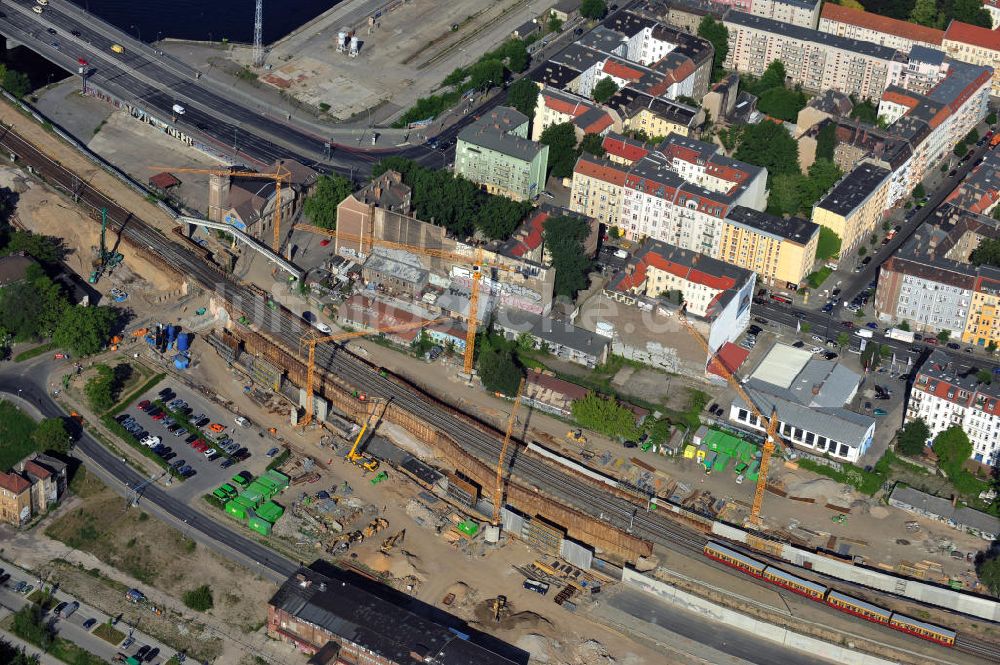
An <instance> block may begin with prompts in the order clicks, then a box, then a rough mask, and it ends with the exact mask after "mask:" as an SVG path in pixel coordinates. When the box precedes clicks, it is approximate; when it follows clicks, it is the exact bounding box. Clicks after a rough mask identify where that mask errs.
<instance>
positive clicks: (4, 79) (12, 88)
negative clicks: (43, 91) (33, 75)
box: [0, 67, 31, 97]
mask: <svg viewBox="0 0 1000 665" xmlns="http://www.w3.org/2000/svg"><path fill="white" fill-rule="evenodd" d="M0 85H2V86H3V89H4V90H6V91H7V92H9V93H10V94H12V95H14V96H15V97H24V96H25V95H26V94H28V93H29V92H31V79H29V78H28V75H27V74H25V73H24V72H18V71H15V70H13V69H7V68H6V67H4V69H3V72H2V76H0Z"/></svg>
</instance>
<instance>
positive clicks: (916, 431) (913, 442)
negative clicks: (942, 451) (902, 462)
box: [896, 418, 931, 456]
mask: <svg viewBox="0 0 1000 665" xmlns="http://www.w3.org/2000/svg"><path fill="white" fill-rule="evenodd" d="M930 438H931V428H930V427H928V426H927V423H926V422H924V419H923V418H917V419H916V420H911V421H910V422H908V423H906V424H905V425H903V428H902V429H901V430H899V434H898V435H897V436H896V445H897V446H899V452H901V453H903V454H904V455H910V456H916V455H919V454H921V453H922V452H923V451H924V446H925V445H927V441H928V440H929V439H930Z"/></svg>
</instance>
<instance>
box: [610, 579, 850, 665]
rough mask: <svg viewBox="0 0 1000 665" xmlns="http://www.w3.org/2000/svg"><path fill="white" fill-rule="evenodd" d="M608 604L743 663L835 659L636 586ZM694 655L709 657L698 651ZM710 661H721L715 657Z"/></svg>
mask: <svg viewBox="0 0 1000 665" xmlns="http://www.w3.org/2000/svg"><path fill="white" fill-rule="evenodd" d="M608 604H609V605H611V606H612V607H614V608H617V609H619V610H621V611H623V612H625V613H626V614H629V615H631V616H633V617H635V618H636V619H637V620H639V621H644V622H647V623H651V624H654V625H655V626H659V627H660V628H663V629H665V630H667V631H670V633H673V634H675V635H679V636H683V638H686V639H688V640H693V641H695V642H697V643H698V645H700V646H703V647H709V648H711V649H714V650H715V651H718V652H721V653H722V654H727V655H729V656H731V657H733V659H734V660H736V659H741V660H742V661H743V662H746V663H756V664H757V665H816V664H817V663H830V662H833V661H827V660H822V659H820V658H819V655H818V654H807V653H804V652H802V651H796V650H794V649H788V648H785V647H783V646H781V645H780V644H776V643H774V642H770V641H768V640H765V639H761V638H759V637H755V636H754V635H753V634H752V633H748V632H745V631H742V630H738V629H736V628H731V627H729V626H727V625H725V624H723V623H720V622H717V621H713V620H711V619H709V618H708V617H706V616H704V615H700V614H695V613H693V612H687V611H684V610H682V609H679V608H677V607H674V606H672V605H670V604H668V603H665V602H663V601H661V600H659V599H657V598H655V597H654V596H652V595H650V594H648V593H644V592H642V591H637V590H635V589H622V590H620V591H618V592H617V593H615V594H614V595H613V596H612V597H611V599H610V600H609V601H608ZM671 641H674V640H671ZM694 655H696V656H701V657H710V656H708V655H707V654H704V653H699V652H697V651H696V652H694ZM710 662H719V661H715V660H714V659H713V660H711V661H710ZM723 662H727V661H723ZM736 662H739V661H736Z"/></svg>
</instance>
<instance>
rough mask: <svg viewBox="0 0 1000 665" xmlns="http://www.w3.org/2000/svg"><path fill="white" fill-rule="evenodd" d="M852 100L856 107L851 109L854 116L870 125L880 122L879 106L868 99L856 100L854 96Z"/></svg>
mask: <svg viewBox="0 0 1000 665" xmlns="http://www.w3.org/2000/svg"><path fill="white" fill-rule="evenodd" d="M851 101H852V102H854V108H853V109H851V117H852V118H854V119H855V120H860V121H861V122H864V123H867V124H869V125H876V124H878V108H876V106H875V105H874V104H872V103H871V102H870V101H868V100H867V99H861V100H856V99H854V98H853V97H852V98H851Z"/></svg>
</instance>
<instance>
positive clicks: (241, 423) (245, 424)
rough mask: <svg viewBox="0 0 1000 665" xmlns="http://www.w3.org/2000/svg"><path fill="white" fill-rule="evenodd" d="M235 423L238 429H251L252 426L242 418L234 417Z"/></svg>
mask: <svg viewBox="0 0 1000 665" xmlns="http://www.w3.org/2000/svg"><path fill="white" fill-rule="evenodd" d="M235 422H236V424H237V425H239V426H240V427H252V426H253V423H251V422H250V421H249V420H247V419H246V418H244V417H243V416H236V420H235Z"/></svg>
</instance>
